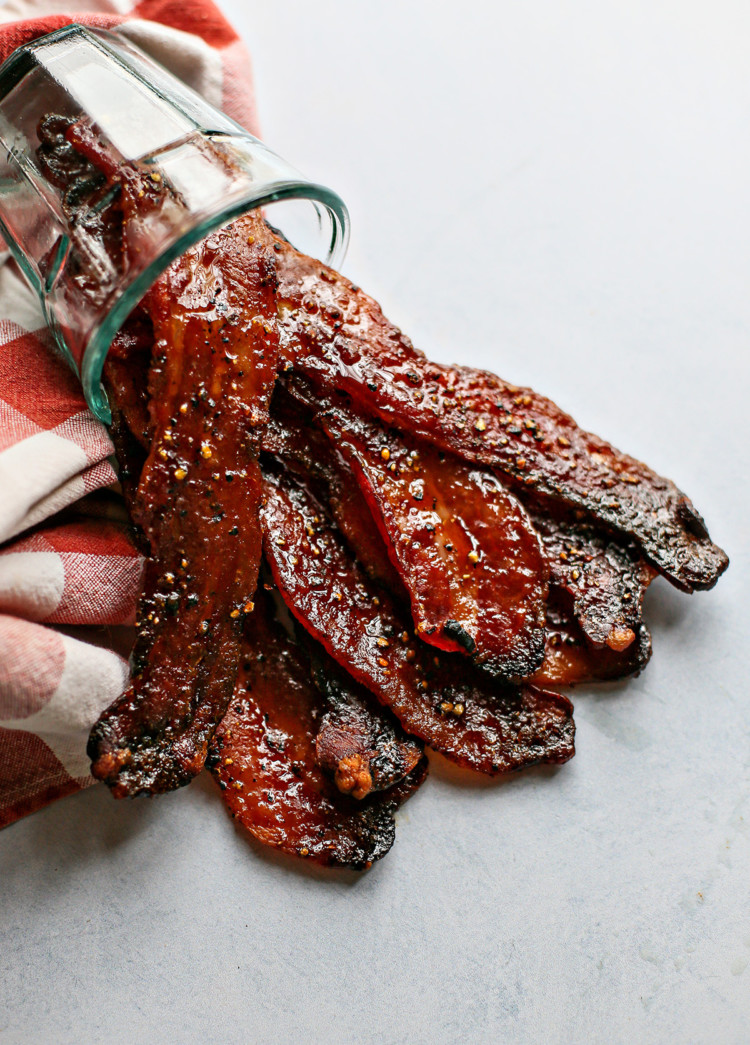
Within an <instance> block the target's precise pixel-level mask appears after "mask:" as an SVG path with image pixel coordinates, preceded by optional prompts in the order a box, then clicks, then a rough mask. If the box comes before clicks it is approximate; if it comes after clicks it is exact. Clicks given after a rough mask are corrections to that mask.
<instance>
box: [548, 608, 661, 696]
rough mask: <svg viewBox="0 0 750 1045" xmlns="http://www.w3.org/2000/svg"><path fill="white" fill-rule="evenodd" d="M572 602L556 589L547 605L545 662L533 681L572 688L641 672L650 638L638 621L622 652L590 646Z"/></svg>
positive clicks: (648, 651)
mask: <svg viewBox="0 0 750 1045" xmlns="http://www.w3.org/2000/svg"><path fill="white" fill-rule="evenodd" d="M571 601H572V600H571V599H570V598H569V597H568V596H567V594H566V593H565V592H562V591H560V590H559V589H557V590H555V589H553V591H552V592H551V593H550V598H549V601H548V603H547V630H546V635H545V648H544V661H543V662H542V665H541V667H540V668H539V669H538V671H537V672H536V674H535V675H534V677H533V679H532V682H534V684H535V685H539V686H575V685H577V684H579V683H581V682H615V681H617V680H618V679H624V678H628V677H629V676H630V675H637V674H638V673H639V672H641V671H642V670H643V669H644V668H645V666H646V664H647V663H648V661H649V659H650V657H651V636H650V635H649V632H648V629H647V628H646V626H645V624H643V623H641V622H638V624H637V625H636V628H637V630H636V634H635V638H634V640H633V641H632V642H631V643H629V645H628V646H627V647H625V648H624V649H622V650H614V649H612V648H611V647H610V646H606V645H605V646H601V647H600V648H597V647H595V646H592V645H591V643H590V642H589V641H588V640H587V638H586V636H585V635H584V633H583V630H582V628H581V626H580V625H579V623H578V621H577V620H576V618H575V615H574V613H573V608H572V606H571Z"/></svg>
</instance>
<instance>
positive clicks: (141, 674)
mask: <svg viewBox="0 0 750 1045" xmlns="http://www.w3.org/2000/svg"><path fill="white" fill-rule="evenodd" d="M251 241H252V242H251ZM274 292H275V274H274V264H273V252H272V251H270V250H269V249H268V248H267V247H266V246H264V245H263V226H262V225H261V223H260V222H259V220H258V219H257V218H246V219H243V220H242V221H238V222H236V223H235V224H234V225H233V226H230V227H228V228H226V229H224V230H222V231H221V232H219V233H215V234H214V235H213V236H211V237H210V238H209V239H208V240H206V241H204V242H203V243H202V244H201V245H200V246H198V247H195V248H193V249H192V250H190V251H188V252H187V254H185V255H184V256H183V257H182V258H181V259H180V260H179V261H177V262H175V263H174V264H173V265H172V266H171V267H170V268H169V269H168V271H167V272H166V273H165V275H164V276H163V277H161V279H160V280H159V281H158V283H157V284H156V285H155V287H154V288H153V289H152V290H151V291H150V292H149V296H148V302H147V310H148V313H149V315H150V317H151V320H152V322H153V326H154V335H155V345H154V349H153V357H152V363H151V368H150V373H149V395H150V399H149V409H150V416H149V430H150V432H151V433H152V442H151V446H150V449H149V453H148V457H147V459H146V461H145V464H144V466H143V470H142V473H141V476H140V481H139V484H138V488H137V490H136V491H135V493H134V494H133V497H132V502H131V505H130V510H131V516H132V518H133V520H134V522H135V523H136V524H137V525H138V526H139V527H140V529H141V531H142V533H143V535H144V538H145V541H146V543H147V546H148V548H149V550H150V556H151V557H150V559H149V561H148V562H147V568H146V580H145V586H144V593H143V596H142V599H141V603H140V606H139V622H138V625H137V627H138V638H137V641H136V647H135V650H134V654H133V658H132V669H133V677H132V682H131V686H130V688H129V689H128V690H127V691H126V692H125V693H124V694H123V695H122V696H121V697H120V698H118V700H117V701H115V703H114V704H112V705H111V707H109V708H108V709H107V710H106V711H105V712H104V713H103V714H102V716H101V717H100V719H99V721H98V722H97V723H96V725H95V726H94V728H93V730H92V733H91V737H90V739H89V746H88V752H89V756H90V758H91V760H92V773H93V774H94V776H96V777H97V778H98V779H100V780H104V781H105V782H106V783H107V784H108V785H109V786H110V788H111V790H112V793H113V794H114V795H115V797H117V798H122V797H125V796H131V795H136V794H139V793H142V792H159V791H168V790H171V789H173V788H175V787H179V786H180V785H182V784H185V783H187V782H188V781H189V780H190V779H191V778H192V777H193V776H194V775H195V774H196V773H198V772H199V771H200V769H201V768H202V766H203V763H204V760H205V757H206V751H207V746H208V741H209V739H210V738H211V736H212V734H213V732H214V729H215V728H216V725H217V723H218V722H219V720H220V719H221V717H222V715H223V714H224V711H225V710H226V707H227V703H228V701H229V698H230V696H231V693H232V689H233V686H234V680H235V676H236V673H237V665H238V659H239V648H240V641H241V623H242V616H243V614H245V613H247V612H249V611H250V610H251V609H252V601H251V600H252V596H253V593H254V591H255V587H256V582H257V576H258V566H259V562H260V552H261V540H260V532H259V528H258V523H257V513H258V507H259V503H260V496H261V476H260V470H259V466H258V453H259V450H260V439H261V429H262V426H263V424H264V423H265V421H266V419H267V415H268V403H269V399H270V392H271V389H272V387H273V382H274V379H275V372H276V367H277V358H278V351H277V342H276V339H275V331H274V329H273V327H272V326H271V325H269V324H268V323H267V322H263V321H262V320H260V319H259V317H261V316H267V315H271V314H272V310H273V307H274ZM123 388H127V386H126V384H125V386H123V382H122V381H120V382H118V383H117V384H115V385H112V386H111V387H110V389H109V391H110V393H111V394H112V397H113V400H114V406H115V409H116V410H117V409H118V408H121V412H125V413H127V411H128V405H127V402H129V399H128V400H127V402H126V401H125V398H124V394H123ZM136 391H137V390H136ZM130 394H131V393H128V395H130Z"/></svg>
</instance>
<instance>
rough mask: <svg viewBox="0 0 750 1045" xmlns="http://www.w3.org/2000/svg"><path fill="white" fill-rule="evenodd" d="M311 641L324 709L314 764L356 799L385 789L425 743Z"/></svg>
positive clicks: (415, 758) (413, 761)
mask: <svg viewBox="0 0 750 1045" xmlns="http://www.w3.org/2000/svg"><path fill="white" fill-rule="evenodd" d="M308 645H309V649H308V652H309V654H310V660H311V663H312V672H313V678H314V680H315V685H316V686H317V687H318V691H319V692H320V694H321V696H322V697H323V698H324V701H325V707H326V710H325V713H324V715H323V717H322V719H321V721H320V728H319V729H318V734H317V736H316V738H315V760H316V762H317V763H318V765H319V766H320V767H321V768H322V769H326V770H328V771H329V772H330V773H331V774H332V775H333V778H334V780H335V781H336V786H337V787H338V789H339V790H340V791H343V792H345V793H348V794H351V795H353V797H354V798H364V797H365V795H367V794H369V793H370V792H371V791H386V790H387V789H388V788H390V787H393V785H394V784H397V783H398V782H399V781H400V780H403V778H404V777H405V776H408V775H409V773H411V771H412V770H413V769H414V767H415V766H416V765H417V763H418V762H419V760H420V758H421V757H422V753H423V749H422V745H421V744H420V743H419V741H418V740H415V739H414V737H409V736H407V735H406V733H404V731H403V729H402V728H401V726H400V724H399V722H398V720H397V719H396V718H394V717H393V716H392V715H391V714H390V713H389V712H388V711H387V709H386V708H383V707H381V706H380V705H379V704H377V703H376V701H375V700H373V697H372V695H371V694H370V693H369V692H368V691H367V690H366V689H365V688H364V687H363V686H359V685H358V684H357V683H356V682H355V681H354V679H353V678H351V677H350V676H349V675H347V674H346V672H345V671H342V670H341V668H340V667H339V666H338V664H337V663H336V661H335V660H333V659H332V658H331V657H329V656H328V655H327V654H326V653H325V651H324V650H323V649H322V648H321V647H320V646H318V645H317V643H312V642H310V643H309V644H308Z"/></svg>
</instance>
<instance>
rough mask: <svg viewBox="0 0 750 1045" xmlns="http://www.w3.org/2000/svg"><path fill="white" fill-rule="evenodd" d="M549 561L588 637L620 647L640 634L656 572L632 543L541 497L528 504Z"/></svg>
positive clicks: (558, 585)
mask: <svg viewBox="0 0 750 1045" xmlns="http://www.w3.org/2000/svg"><path fill="white" fill-rule="evenodd" d="M529 511H530V514H531V518H532V520H533V523H534V526H535V527H536V530H537V532H538V533H539V535H540V537H541V538H542V543H543V545H544V550H545V553H546V555H547V559H548V562H549V566H550V583H551V585H552V586H553V587H556V588H560V589H562V590H563V591H566V592H567V593H568V594H569V595H570V596H571V597H572V598H573V615H574V616H575V618H576V620H577V621H578V623H579V625H580V627H581V629H582V630H583V632H584V634H585V635H586V638H587V639H588V640H589V642H591V643H593V645H595V646H603V645H605V644H606V645H607V646H610V647H611V648H612V649H613V650H615V651H616V652H621V651H622V650H624V649H625V648H626V647H627V646H629V645H630V643H631V642H633V641H634V640H635V639H636V637H637V635H638V634H639V628H640V626H641V612H642V609H643V597H644V595H645V594H646V589H647V588H648V586H649V584H650V583H651V581H652V580H653V579H654V576H655V575H656V571H655V570H654V569H653V568H652V567H651V566H649V564H648V563H647V562H645V561H644V559H643V558H642V557H641V555H640V554H639V550H638V548H637V546H636V545H634V544H633V543H632V542H627V541H623V540H617V539H615V538H613V537H611V536H610V535H608V534H606V533H603V532H602V531H601V530H598V529H597V528H596V527H593V526H591V525H589V524H588V523H586V522H582V521H580V520H578V519H575V518H574V517H573V516H572V515H570V514H566V513H564V512H561V511H560V510H559V508H558V509H557V510H556V509H555V507H554V506H552V505H549V504H540V503H539V501H536V502H532V503H531V504H530V505H529Z"/></svg>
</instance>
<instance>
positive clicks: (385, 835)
mask: <svg viewBox="0 0 750 1045" xmlns="http://www.w3.org/2000/svg"><path fill="white" fill-rule="evenodd" d="M259 609H260V612H258V613H254V614H253V615H252V616H251V617H250V618H248V621H247V623H246V629H245V642H244V645H243V648H242V658H243V659H242V667H241V669H240V674H239V676H238V679H237V687H236V690H235V694H234V697H233V699H232V701H231V705H230V707H229V710H228V711H227V714H226V715H225V716H224V718H223V720H222V722H221V725H220V726H219V729H218V730H217V732H216V735H215V737H214V738H213V741H212V743H211V754H210V757H209V760H208V765H209V767H210V768H211V770H212V772H213V774H214V776H215V778H216V780H217V781H218V784H219V787H220V788H221V789H222V792H223V798H224V801H225V803H226V805H227V807H228V809H229V811H230V813H231V815H232V816H233V817H234V818H235V819H237V820H238V821H239V822H240V823H241V824H242V826H243V827H244V828H245V829H246V830H247V831H249V832H250V834H251V835H253V836H254V837H255V838H256V839H257V840H258V841H260V842H262V843H264V844H265V845H269V846H273V847H274V848H276V849H280V850H282V851H283V852H286V853H290V854H292V855H295V856H300V857H304V858H307V859H308V860H312V861H314V862H316V863H320V864H327V865H338V866H344V867H353V868H355V869H357V870H362V869H364V868H367V867H369V866H370V864H371V863H372V862H373V861H374V860H379V859H380V858H381V857H382V856H385V854H386V853H387V852H388V850H389V849H390V848H391V846H392V845H393V841H394V837H395V824H394V819H393V814H394V812H395V810H396V809H397V808H398V807H399V806H400V805H401V804H402V803H403V802H404V801H405V800H406V799H407V798H408V797H409V796H410V795H411V794H413V793H414V791H416V789H417V788H418V787H419V785H420V784H421V783H422V781H423V779H424V777H425V774H426V769H427V766H426V759H424V758H422V759H421V760H419V759H418V761H417V764H416V765H415V767H414V768H413V769H412V770H411V772H410V773H409V775H408V776H406V777H405V778H404V779H402V780H401V781H400V782H399V783H397V784H396V785H395V787H392V788H390V790H387V791H382V792H377V791H374V790H371V792H370V793H369V794H368V795H367V797H365V798H364V799H363V800H362V801H357V800H356V799H354V798H352V797H350V796H348V795H344V794H342V793H341V791H340V790H338V789H337V787H336V785H335V784H334V783H333V782H332V781H331V780H330V779H329V777H328V776H327V775H326V774H325V773H324V772H323V771H322V769H321V768H320V766H319V765H318V763H317V760H316V735H318V736H319V734H318V727H319V722H320V718H321V716H322V715H324V714H325V709H326V703H325V701H324V699H323V698H322V697H321V695H320V693H319V692H318V691H317V690H316V689H315V687H314V686H313V685H312V683H311V680H310V670H309V665H308V664H307V662H306V660H305V658H304V656H303V655H302V653H301V650H300V648H299V647H298V646H296V645H295V644H294V643H292V642H291V641H290V639H289V637H288V636H287V635H286V633H285V632H284V630H283V629H282V628H281V627H280V626H279V625H277V624H275V623H274V622H272V621H271V619H270V614H269V613H268V612H264V609H265V607H263V605H261V607H259Z"/></svg>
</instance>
